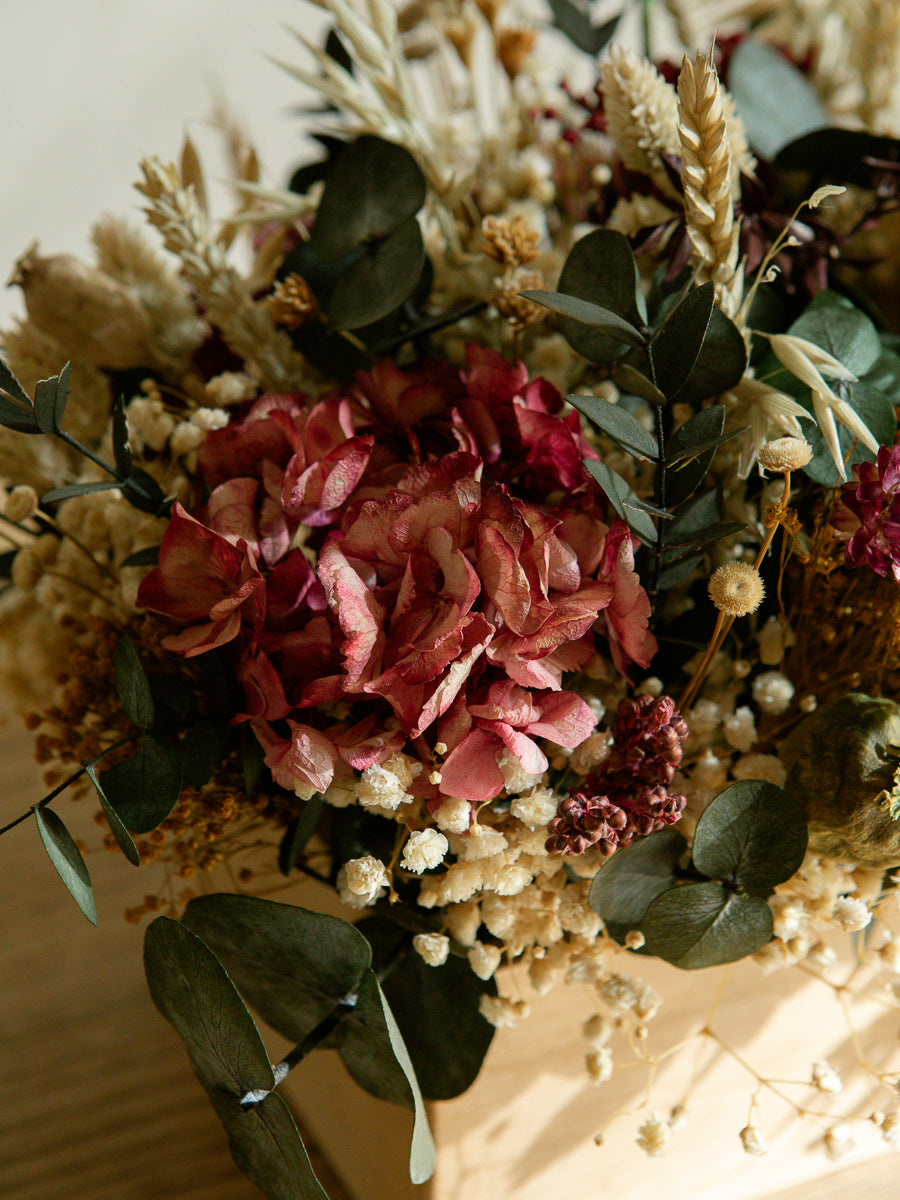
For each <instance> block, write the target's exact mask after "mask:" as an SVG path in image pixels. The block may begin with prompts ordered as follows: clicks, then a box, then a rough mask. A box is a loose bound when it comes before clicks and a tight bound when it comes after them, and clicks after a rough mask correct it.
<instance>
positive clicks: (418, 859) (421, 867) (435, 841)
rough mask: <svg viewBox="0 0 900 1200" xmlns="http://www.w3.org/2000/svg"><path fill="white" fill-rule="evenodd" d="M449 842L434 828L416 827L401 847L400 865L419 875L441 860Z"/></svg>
mask: <svg viewBox="0 0 900 1200" xmlns="http://www.w3.org/2000/svg"><path fill="white" fill-rule="evenodd" d="M448 848H449V843H448V842H447V839H446V838H445V837H444V835H443V834H442V833H438V831H437V830H436V829H418V830H416V832H415V833H411V834H410V835H409V840H408V841H407V843H406V845H405V846H404V847H403V857H402V859H401V860H400V866H401V867H403V868H404V870H407V871H415V873H416V874H417V875H421V874H422V872H423V871H428V870H430V869H431V868H432V867H436V866H437V865H438V863H441V862H443V860H444V855H445V854H446V853H447V850H448Z"/></svg>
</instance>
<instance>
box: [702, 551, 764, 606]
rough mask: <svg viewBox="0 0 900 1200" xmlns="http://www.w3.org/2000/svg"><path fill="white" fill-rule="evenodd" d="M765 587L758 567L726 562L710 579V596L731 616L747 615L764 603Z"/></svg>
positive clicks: (716, 604) (743, 563)
mask: <svg viewBox="0 0 900 1200" xmlns="http://www.w3.org/2000/svg"><path fill="white" fill-rule="evenodd" d="M764 594H765V589H764V587H763V581H762V577H761V576H760V573H759V571H757V569H756V567H752V566H751V565H750V564H749V563H745V562H731V563H725V565H724V566H722V567H719V569H718V570H717V571H714V572H713V574H712V576H711V578H710V581H709V598H710V600H712V602H713V604H714V605H715V606H716V608H717V609H718V610H719V612H723V613H725V614H726V615H727V616H729V617H745V616H747V614H748V613H752V612H755V611H756V610H757V609H758V608H759V606H760V604H761V603H762V599H763V595H764Z"/></svg>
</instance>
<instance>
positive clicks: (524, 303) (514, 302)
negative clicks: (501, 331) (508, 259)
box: [492, 268, 547, 330]
mask: <svg viewBox="0 0 900 1200" xmlns="http://www.w3.org/2000/svg"><path fill="white" fill-rule="evenodd" d="M496 283H497V291H496V293H495V294H494V296H493V297H492V302H493V304H494V307H495V308H496V309H497V312H498V313H499V314H500V316H501V317H502V318H503V320H504V321H506V322H507V323H508V324H509V325H510V326H511V327H512V328H513V329H516V330H519V329H525V328H526V327H527V326H529V325H536V324H537V323H538V322H539V321H543V320H544V318H545V317H546V316H547V309H546V308H544V307H543V305H541V304H535V303H534V301H533V300H528V299H527V298H526V297H525V296H521V295H520V294H519V293H520V292H527V291H531V290H533V289H536V288H540V287H542V286H543V283H544V277H543V276H542V275H541V274H540V272H539V271H522V270H520V269H519V268H516V270H514V271H513V272H512V273H511V275H510V276H509V277H508V278H506V279H498V280H497V281H496Z"/></svg>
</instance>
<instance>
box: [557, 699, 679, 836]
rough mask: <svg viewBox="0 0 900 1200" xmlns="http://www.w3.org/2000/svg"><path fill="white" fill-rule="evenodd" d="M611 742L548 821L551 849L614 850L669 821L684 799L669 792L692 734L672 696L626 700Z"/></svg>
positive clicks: (613, 726)
mask: <svg viewBox="0 0 900 1200" xmlns="http://www.w3.org/2000/svg"><path fill="white" fill-rule="evenodd" d="M611 732H612V735H613V747H612V749H611V750H610V753H609V755H608V756H607V758H606V759H605V761H604V762H603V763H602V764H601V766H600V767H599V768H598V769H597V770H596V771H594V772H593V773H592V774H591V775H589V776H588V778H587V779H586V780H585V781H584V783H583V784H582V786H581V787H580V788H578V789H576V791H574V792H573V793H572V794H571V795H570V796H568V797H567V798H566V799H565V800H563V801H562V802H561V803H560V806H559V811H558V813H557V815H556V816H555V817H554V818H553V820H552V821H551V822H550V836H549V837H548V838H547V842H546V848H547V851H548V853H551V854H554V853H555V854H583V853H584V851H585V850H586V849H588V847H590V846H595V845H596V846H597V847H598V848H599V849H601V850H603V852H604V853H606V854H611V853H612V852H613V850H615V849H616V848H617V847H618V846H628V845H630V844H631V842H632V841H634V839H635V838H636V837H646V836H647V834H648V833H652V832H653V831H654V830H655V829H661V828H662V827H663V826H664V825H671V824H673V823H674V822H675V821H677V820H678V818H679V817H680V816H681V813H682V812H683V810H684V806H685V803H686V799H685V797H684V796H682V795H680V794H679V793H677V792H669V791H668V785H669V784H670V783H671V781H672V777H673V776H674V774H675V770H676V768H677V767H678V765H679V763H680V762H681V759H682V755H683V745H684V742H685V740H686V738H687V736H688V727H687V722H686V721H685V720H684V718H683V717H682V715H681V714H680V713H679V712H678V711H677V710H676V708H675V703H674V701H673V700H671V699H670V698H669V697H668V696H661V697H660V698H659V699H658V700H654V699H653V697H652V696H647V695H643V696H638V698H637V699H636V700H629V699H625V700H622V701H621V702H620V704H619V708H618V712H617V713H616V716H615V718H614V720H613V723H612V730H611Z"/></svg>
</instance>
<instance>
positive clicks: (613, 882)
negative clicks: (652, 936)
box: [588, 827, 687, 945]
mask: <svg viewBox="0 0 900 1200" xmlns="http://www.w3.org/2000/svg"><path fill="white" fill-rule="evenodd" d="M686 848H687V842H686V841H685V840H684V838H683V837H682V836H681V834H680V833H679V832H678V830H677V829H673V828H671V827H670V828H668V829H659V830H657V831H656V833H651V834H648V835H647V837H643V838H638V840H637V841H635V842H632V843H631V845H630V846H626V847H625V849H624V850H617V851H616V852H615V854H614V855H613V856H612V857H611V858H610V859H609V861H608V862H606V863H604V865H603V866H602V867H601V868H600V870H599V871H598V872H597V874H596V875H595V876H594V878H593V881H592V882H591V890H590V893H589V897H588V903H589V904H590V906H591V908H592V909H593V910H594V912H595V913H597V914H598V916H600V917H602V919H603V924H604V925H605V927H606V932H607V933H608V934H609V936H610V937H611V938H613V939H614V940H615V941H617V942H618V943H619V944H620V945H622V944H623V943H624V941H625V935H626V934H627V933H628V932H629V931H630V930H632V929H638V928H639V927H640V924H641V921H642V920H643V918H644V913H645V912H646V911H647V909H648V907H649V906H650V904H651V903H652V902H653V901H654V900H655V899H656V897H657V896H659V895H661V894H662V893H663V892H665V891H668V890H669V889H670V888H673V887H675V885H676V884H677V882H678V877H677V875H676V868H677V866H678V860H679V859H680V858H681V856H682V855H683V854H684V852H685V850H686Z"/></svg>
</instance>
